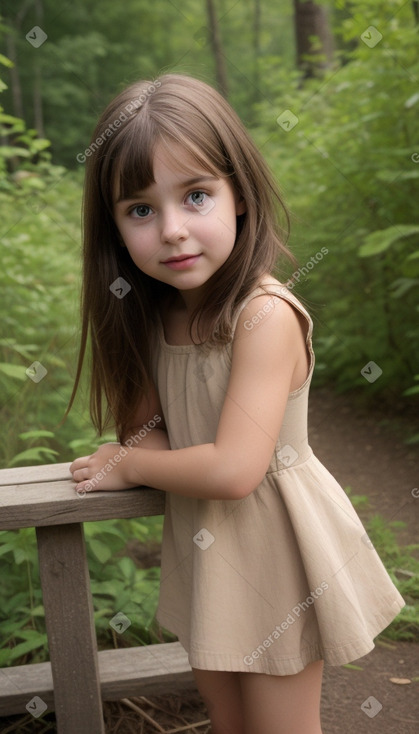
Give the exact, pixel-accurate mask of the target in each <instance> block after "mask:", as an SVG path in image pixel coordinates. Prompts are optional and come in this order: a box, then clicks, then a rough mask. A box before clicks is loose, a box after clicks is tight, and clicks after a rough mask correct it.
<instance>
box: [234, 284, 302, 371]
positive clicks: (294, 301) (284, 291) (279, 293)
mask: <svg viewBox="0 0 419 734" xmlns="http://www.w3.org/2000/svg"><path fill="white" fill-rule="evenodd" d="M263 295H268V296H272V297H273V298H283V299H284V301H288V303H290V304H291V305H292V306H294V308H295V309H296V310H297V311H299V312H300V313H301V314H302V315H303V316H304V318H305V319H306V321H307V324H308V329H307V335H306V345H307V349H308V352H309V355H310V369H309V374H311V373H312V371H313V369H314V361H315V357H314V351H313V344H312V336H313V321H312V318H311V316H310V314H309V313H308V311H307V310H306V309H305V308H304V306H303V304H302V303H301V302H300V301H299V300H298V298H297V297H296V296H294V294H293V293H291V291H290V289H289V288H287V287H286V286H285V285H283V284H282V283H265V284H263V287H262V286H258V287H257V288H255V289H254V290H253V291H252V292H251V293H249V295H248V296H246V298H245V299H244V300H243V301H242V302H241V303H240V305H239V307H238V309H237V311H236V313H235V315H234V321H233V334H234V331H235V329H236V326H237V321H238V319H239V316H240V314H241V312H242V311H243V309H244V308H245V307H246V306H247V305H248V304H249V303H250V301H252V300H253V298H256V297H257V296H263Z"/></svg>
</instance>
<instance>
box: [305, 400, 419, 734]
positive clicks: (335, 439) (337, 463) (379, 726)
mask: <svg viewBox="0 0 419 734" xmlns="http://www.w3.org/2000/svg"><path fill="white" fill-rule="evenodd" d="M408 425H410V421H409V424H408ZM416 430H417V428H416ZM411 433H413V430H412V429H411ZM405 437H406V422H405V421H403V420H402V419H401V417H400V415H399V416H398V417H397V418H396V420H394V418H393V416H391V415H389V414H388V413H386V411H384V410H380V409H374V410H369V411H367V410H365V409H361V408H357V407H356V405H354V403H353V401H352V400H351V399H350V398H348V397H347V396H345V395H342V396H336V395H333V394H332V393H331V392H330V391H328V390H326V389H321V390H316V391H314V390H313V392H312V394H311V404H310V412H309V438H310V444H311V446H312V448H313V451H314V452H315V454H317V456H318V458H319V459H320V461H322V462H323V463H324V464H325V466H326V467H327V468H328V469H329V471H330V472H331V473H332V474H333V475H334V476H335V477H336V479H337V480H338V482H339V483H340V484H341V485H342V486H343V487H348V486H349V487H351V489H352V491H353V493H354V494H360V495H366V496H367V497H368V499H369V501H370V504H371V510H369V511H367V512H364V513H362V516H363V519H364V520H365V519H367V517H368V516H369V515H370V514H375V513H379V514H380V515H382V516H383V517H384V518H386V520H388V521H392V520H402V521H403V522H405V523H406V527H405V528H404V529H403V530H399V531H398V532H397V538H398V541H399V543H401V544H408V543H415V542H418V527H419V498H415V496H414V495H412V489H413V488H415V487H419V447H418V445H417V444H416V446H408V445H406V444H405V443H403V441H404V438H405ZM355 664H356V665H357V666H359V667H360V668H362V670H352V669H348V668H343V667H338V668H335V667H331V666H326V667H325V674H324V684H323V694H322V725H323V732H324V734H349V732H354V731H355V732H356V733H357V734H375V732H377V734H378V733H379V734H417V733H418V731H419V682H412V683H409V684H405V685H398V684H395V683H393V682H391V681H390V678H399V679H409V680H411V679H412V678H415V677H416V678H417V677H419V645H417V644H412V643H407V642H403V643H400V642H397V643H382V642H378V643H377V644H376V647H375V649H374V650H373V651H372V652H371V653H370V654H369V655H366V656H365V657H363V658H361V659H360V660H359V661H356V663H355Z"/></svg>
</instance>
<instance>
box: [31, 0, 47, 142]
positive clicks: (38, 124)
mask: <svg viewBox="0 0 419 734" xmlns="http://www.w3.org/2000/svg"><path fill="white" fill-rule="evenodd" d="M35 11H36V22H37V25H39V27H40V28H42V25H43V20H44V8H43V5H42V0H35ZM41 58H42V57H41V54H40V52H39V51H38V49H37V50H36V56H35V60H34V84H33V115H34V126H35V129H36V132H37V133H38V135H39V137H40V138H44V137H45V130H44V114H43V109H42V62H41Z"/></svg>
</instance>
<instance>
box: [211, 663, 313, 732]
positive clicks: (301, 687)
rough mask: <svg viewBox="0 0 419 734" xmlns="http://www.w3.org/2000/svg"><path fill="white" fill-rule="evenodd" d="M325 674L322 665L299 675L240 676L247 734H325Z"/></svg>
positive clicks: (249, 674) (256, 674)
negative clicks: (322, 703)
mask: <svg viewBox="0 0 419 734" xmlns="http://www.w3.org/2000/svg"><path fill="white" fill-rule="evenodd" d="M322 674H323V662H322V661H318V662H315V663H311V664H310V665H308V666H307V667H306V668H304V670H302V671H301V673H297V674H296V675H284V676H278V675H264V674H262V673H239V676H240V688H241V692H242V701H243V713H244V720H245V729H244V732H245V734H322V729H321V724H320V695H321V684H322ZM217 734H218V732H217Z"/></svg>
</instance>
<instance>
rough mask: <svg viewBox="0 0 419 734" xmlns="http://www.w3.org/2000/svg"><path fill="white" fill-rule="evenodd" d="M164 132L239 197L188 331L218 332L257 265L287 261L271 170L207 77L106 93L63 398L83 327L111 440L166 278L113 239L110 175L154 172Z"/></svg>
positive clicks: (144, 369) (145, 384)
mask: <svg viewBox="0 0 419 734" xmlns="http://www.w3.org/2000/svg"><path fill="white" fill-rule="evenodd" d="M162 141H163V142H164V143H166V144H168V145H170V143H177V144H180V145H182V146H183V147H184V148H185V149H186V150H187V151H188V152H189V153H190V154H192V156H193V157H194V159H195V160H196V161H197V163H198V164H199V165H200V166H202V167H203V168H204V169H206V170H209V171H210V172H211V173H212V174H214V175H217V176H219V177H227V176H228V177H229V178H230V180H231V182H232V184H233V186H234V189H235V191H236V192H237V193H238V194H239V196H240V197H242V198H243V199H244V201H245V204H246V212H245V214H242V215H240V216H238V217H237V236H236V241H235V245H234V248H233V250H232V252H231V254H230V256H229V258H228V259H227V261H226V262H225V263H224V265H223V266H222V267H221V268H220V269H219V270H218V271H217V273H216V274H215V275H214V276H212V278H210V280H209V281H208V283H207V287H206V289H205V296H204V297H203V300H202V302H201V303H200V305H199V308H197V309H196V311H195V312H194V313H193V314H192V317H191V321H190V329H191V333H192V325H193V324H195V325H196V327H197V330H198V334H199V336H200V337H201V334H203V333H204V332H203V329H202V327H203V326H204V325H205V333H206V334H210V336H209V337H208V338H206V343H208V344H212V345H213V346H216V345H220V344H224V343H226V342H227V341H228V340H230V339H231V324H232V321H233V316H234V313H235V310H236V309H237V306H238V304H239V303H240V302H241V301H242V299H243V298H245V297H246V296H247V295H248V294H249V293H250V292H251V291H252V289H253V288H255V287H256V285H257V284H258V281H259V280H260V278H261V276H262V275H263V274H265V273H267V272H272V271H273V269H274V267H275V264H276V262H277V260H278V257H279V256H280V255H283V256H285V257H288V258H289V259H291V260H292V261H294V259H293V257H292V255H291V254H290V252H289V251H288V249H287V248H286V246H285V245H284V244H283V242H282V236H281V233H282V229H281V225H280V220H279V212H280V210H281V209H282V211H283V212H285V217H286V221H287V224H288V225H289V220H288V214H287V212H286V210H285V207H284V205H283V203H282V200H281V197H280V195H279V193H278V190H277V187H276V184H275V181H274V179H273V177H272V174H271V172H270V170H269V168H268V167H267V165H266V163H265V161H264V159H263V158H262V156H261V154H260V153H259V151H258V149H257V148H256V146H255V144H254V143H253V141H252V139H251V138H250V136H249V134H248V133H247V131H246V130H245V128H244V126H243V125H242V123H241V121H240V120H239V118H238V117H237V115H236V113H235V112H234V110H233V109H232V108H231V106H230V105H229V104H228V103H227V102H226V100H225V99H224V98H223V97H222V96H221V95H220V94H219V93H218V92H217V91H215V89H213V88H212V87H211V86H209V85H207V84H206V83H204V82H202V81H200V80H198V79H195V78H192V77H189V76H185V75H180V74H166V75H164V76H162V77H160V78H159V79H157V80H155V81H154V82H152V81H141V82H137V83H135V84H132V85H130V86H129V87H127V88H126V89H125V90H124V91H123V92H122V93H121V94H119V95H118V96H117V97H116V98H115V99H114V100H113V101H112V102H111V103H110V104H109V105H108V107H107V108H106V110H105V111H104V113H103V114H102V116H101V118H100V120H99V122H98V124H97V126H96V129H95V131H94V133H93V137H92V141H91V144H90V146H89V148H88V149H87V150H86V151H85V152H84V153H85V154H84V156H83V157H84V158H86V159H87V164H86V179H85V189H84V207H83V215H84V240H83V242H84V244H83V287H82V333H81V345H80V354H79V359H78V365H77V372H76V378H75V384H74V388H73V392H72V395H71V398H70V403H69V408H68V410H69V409H70V408H71V405H72V403H73V401H74V397H75V394H76V391H77V388H78V385H79V382H80V376H81V371H82V365H83V361H84V357H85V353H86V347H87V343H88V335H89V332H90V340H91V390H90V412H91V417H92V420H93V423H94V425H95V427H96V428H97V430H98V431H99V433H102V432H103V430H104V428H106V427H107V426H109V425H110V424H113V425H114V426H115V428H116V433H117V436H118V439H119V440H122V437H123V436H124V435H125V433H126V431H127V429H128V428H129V427H130V426H131V423H130V421H131V420H132V417H133V414H134V411H135V408H136V406H137V405H138V403H139V400H140V399H142V398H144V397H146V396H147V394H148V391H149V388H150V384H151V356H152V351H153V344H154V338H155V334H156V330H157V318H158V304H159V303H160V302H161V301H162V299H164V298H166V297H167V296H168V295H169V294H170V292H173V293H174V292H175V289H174V288H172V287H171V286H169V285H167V284H164V283H160V282H159V281H157V280H155V279H153V278H151V277H149V276H147V275H146V274H144V273H142V272H141V271H140V270H139V269H138V268H137V267H136V266H135V265H134V263H133V262H132V260H131V258H130V255H129V253H128V250H127V249H126V248H125V247H121V240H120V236H119V232H118V230H117V227H116V225H115V221H114V216H113V209H114V193H115V185H116V184H119V193H120V196H122V197H123V198H129V197H132V196H133V195H134V194H135V192H136V191H139V190H142V189H145V188H147V187H148V186H149V185H150V184H151V183H153V150H154V147H155V145H156V143H157V142H162ZM118 278H120V279H123V280H120V281H118ZM115 281H117V283H116V284H115ZM124 281H125V282H126V283H127V284H128V285H125V284H124ZM112 284H115V285H114V286H112ZM110 286H112V290H110ZM129 288H130V290H129ZM125 291H127V292H126V293H125ZM103 398H105V400H106V409H105V413H104V412H103ZM67 412H68V411H67Z"/></svg>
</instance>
